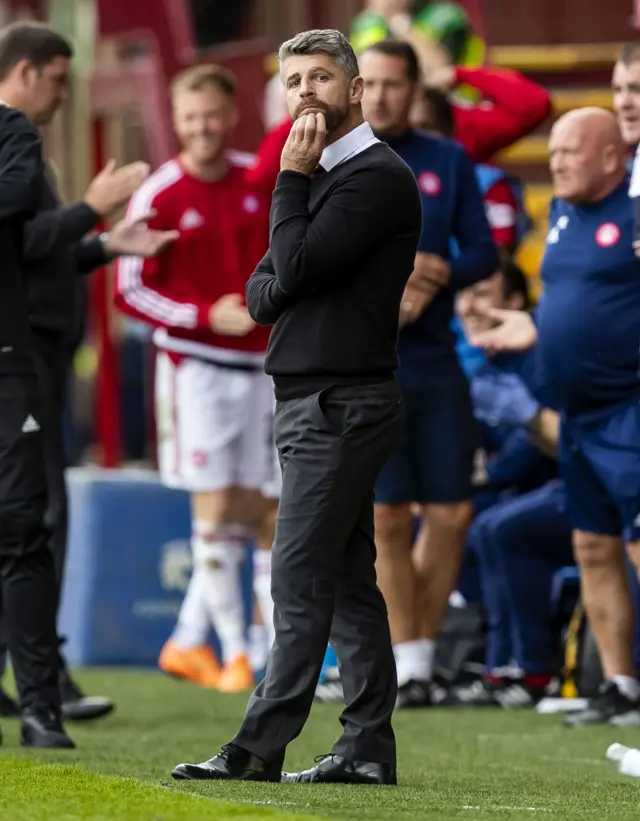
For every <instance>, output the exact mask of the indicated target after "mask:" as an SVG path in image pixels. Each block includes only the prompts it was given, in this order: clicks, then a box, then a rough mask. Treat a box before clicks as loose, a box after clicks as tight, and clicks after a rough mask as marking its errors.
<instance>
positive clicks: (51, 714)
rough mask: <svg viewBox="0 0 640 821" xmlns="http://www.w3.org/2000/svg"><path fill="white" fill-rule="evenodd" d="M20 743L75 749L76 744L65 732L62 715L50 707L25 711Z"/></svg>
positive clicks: (58, 748) (32, 745)
mask: <svg viewBox="0 0 640 821" xmlns="http://www.w3.org/2000/svg"><path fill="white" fill-rule="evenodd" d="M20 744H22V746H23V747H44V748H48V749H56V750H73V749H75V746H76V745H75V744H74V743H73V741H72V740H71V739H70V738H69V736H68V735H67V734H66V733H65V731H64V727H63V726H62V721H61V720H60V716H59V715H58V714H57V713H56V712H55V711H54V710H52V709H50V708H43V709H34V710H25V711H24V713H23V714H22V724H21V726H20Z"/></svg>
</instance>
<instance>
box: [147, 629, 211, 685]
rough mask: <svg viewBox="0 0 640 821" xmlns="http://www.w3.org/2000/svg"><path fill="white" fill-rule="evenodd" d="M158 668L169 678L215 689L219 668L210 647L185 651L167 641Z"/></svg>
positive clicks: (204, 646) (204, 645) (203, 646)
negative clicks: (182, 679)
mask: <svg viewBox="0 0 640 821" xmlns="http://www.w3.org/2000/svg"><path fill="white" fill-rule="evenodd" d="M158 667H159V668H160V669H161V670H163V671H164V672H165V673H168V674H169V675H170V676H175V677H176V678H184V679H187V680H188V681H193V682H194V684H200V685H202V687H217V686H218V682H219V681H220V673H221V668H220V665H219V664H218V660H217V659H216V657H215V654H214V652H213V650H212V649H211V647H209V645H207V644H202V645H200V647H193V648H190V649H185V648H184V647H180V646H178V645H177V644H176V643H175V641H173V639H169V640H168V641H167V642H166V643H165V645H164V647H163V648H162V652H161V653H160V658H159V659H158Z"/></svg>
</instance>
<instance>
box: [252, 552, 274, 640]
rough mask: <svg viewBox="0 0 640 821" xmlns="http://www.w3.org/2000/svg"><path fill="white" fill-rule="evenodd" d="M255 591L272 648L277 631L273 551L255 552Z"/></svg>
mask: <svg viewBox="0 0 640 821" xmlns="http://www.w3.org/2000/svg"><path fill="white" fill-rule="evenodd" d="M253 592H254V595H255V597H256V599H257V600H258V607H259V608H260V613H261V614H262V622H263V624H264V628H265V630H266V631H267V641H268V647H269V649H271V645H272V644H273V640H274V638H275V637H276V631H275V628H274V626H273V599H272V598H271V551H270V550H256V552H255V553H254V554H253Z"/></svg>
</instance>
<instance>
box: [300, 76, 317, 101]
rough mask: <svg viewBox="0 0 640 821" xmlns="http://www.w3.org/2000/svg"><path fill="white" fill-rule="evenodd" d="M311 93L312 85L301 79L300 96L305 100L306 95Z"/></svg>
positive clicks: (312, 92)
mask: <svg viewBox="0 0 640 821" xmlns="http://www.w3.org/2000/svg"><path fill="white" fill-rule="evenodd" d="M313 95H314V90H313V85H312V84H311V83H310V82H307V81H305V80H303V81H302V82H301V83H300V96H301V97H302V98H303V99H305V100H306V99H307V98H308V97H312V96H313Z"/></svg>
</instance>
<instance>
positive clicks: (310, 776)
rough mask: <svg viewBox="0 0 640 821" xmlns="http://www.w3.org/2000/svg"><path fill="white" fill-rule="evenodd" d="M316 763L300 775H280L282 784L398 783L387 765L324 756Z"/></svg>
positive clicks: (336, 756) (317, 759) (335, 756)
mask: <svg viewBox="0 0 640 821" xmlns="http://www.w3.org/2000/svg"><path fill="white" fill-rule="evenodd" d="M315 760H316V761H317V762H318V763H317V764H316V766H315V767H312V768H311V769H310V770H303V771H302V772H301V773H282V783H283V784H314V783H315V784H369V785H372V786H375V785H379V786H381V785H393V786H395V785H396V784H397V783H398V776H397V775H396V771H395V770H394V769H392V768H391V767H390V766H389V765H388V764H375V763H373V762H371V761H350V760H349V759H348V758H343V756H341V755H324V756H319V757H318V758H316V759H315Z"/></svg>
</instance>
